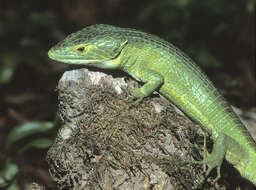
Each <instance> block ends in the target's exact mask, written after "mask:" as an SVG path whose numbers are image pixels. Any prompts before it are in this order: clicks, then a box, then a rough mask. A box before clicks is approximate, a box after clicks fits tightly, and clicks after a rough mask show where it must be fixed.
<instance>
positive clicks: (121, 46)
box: [120, 40, 128, 49]
mask: <svg viewBox="0 0 256 190" xmlns="http://www.w3.org/2000/svg"><path fill="white" fill-rule="evenodd" d="M126 44H128V40H125V41H124V42H122V43H121V45H120V48H121V49H123V48H124V47H125V46H126Z"/></svg>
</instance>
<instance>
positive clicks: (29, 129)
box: [6, 122, 54, 149]
mask: <svg viewBox="0 0 256 190" xmlns="http://www.w3.org/2000/svg"><path fill="white" fill-rule="evenodd" d="M52 129H54V123H53V122H27V123H24V124H22V125H20V126H17V127H15V128H14V129H13V130H12V131H11V132H10V133H9V134H8V136H7V138H6V149H9V148H10V147H11V146H12V145H13V144H14V143H17V142H18V141H20V140H23V139H25V138H27V137H30V136H32V135H36V134H43V133H45V132H48V131H51V130H52ZM43 141H44V144H45V139H44V140H43ZM49 141H50V139H49ZM49 141H48V143H49ZM38 142H40V140H39V141H38V139H37V141H36V142H35V141H32V142H30V144H28V145H26V146H25V147H26V148H25V147H23V148H25V149H27V148H28V147H34V146H36V145H37V146H38V147H40V146H39V145H38ZM35 143H36V144H35ZM42 147H44V146H42Z"/></svg>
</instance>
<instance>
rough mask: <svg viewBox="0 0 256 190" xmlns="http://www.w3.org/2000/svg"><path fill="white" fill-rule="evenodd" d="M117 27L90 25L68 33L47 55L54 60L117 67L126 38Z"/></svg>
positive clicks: (100, 66) (101, 66)
mask: <svg viewBox="0 0 256 190" xmlns="http://www.w3.org/2000/svg"><path fill="white" fill-rule="evenodd" d="M118 29H120V28H118V27H114V26H110V25H103V24H98V25H92V26H89V27H86V28H84V29H82V30H80V31H77V32H75V33H72V34H70V35H69V36H67V37H66V38H65V39H64V40H63V41H61V42H59V43H58V44H56V45H55V46H54V47H52V48H51V49H50V50H49V52H48V55H49V57H50V58H51V59H53V60H55V61H60V62H63V63H70V64H83V65H89V66H94V67H99V68H117V67H118V66H119V62H118V61H111V60H115V59H117V58H118V56H119V55H120V53H121V51H122V49H123V48H124V47H125V46H126V44H127V40H126V39H124V38H122V35H121V34H120V32H119V31H118Z"/></svg>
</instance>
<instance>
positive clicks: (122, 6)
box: [0, 0, 256, 186]
mask: <svg viewBox="0 0 256 190" xmlns="http://www.w3.org/2000/svg"><path fill="white" fill-rule="evenodd" d="M254 13H255V1H254V0H236V1H234V0H219V1H216V0H207V1H201V0H193V1H192V0H158V1H154V0H84V1H82V0H80V1H79V0H72V1H53V0H44V1H40V0H38V1H35V0H27V1H22V0H15V1H5V0H4V1H3V0H1V1H0V161H2V162H3V160H5V159H6V157H7V155H8V156H10V157H12V156H15V149H14V150H12V151H11V153H8V154H6V153H2V152H1V150H3V148H2V147H3V146H4V143H5V136H6V135H7V134H8V133H9V131H10V130H11V129H13V128H15V127H16V126H18V125H19V124H21V123H24V122H27V121H52V120H54V118H55V116H56V112H57V93H56V92H55V87H56V85H57V83H58V80H59V78H60V77H61V75H62V73H63V72H64V71H65V70H66V69H67V65H64V64H60V63H56V62H53V61H51V60H50V59H48V57H47V51H48V50H49V48H50V47H51V46H53V45H54V44H55V43H56V42H58V41H60V40H62V39H63V38H64V37H65V36H66V35H67V34H69V33H71V32H74V31H76V30H79V29H81V28H82V27H85V26H88V25H91V24H96V23H105V24H112V25H117V26H122V27H129V28H136V29H139V30H143V31H146V32H149V33H153V34H155V35H158V36H160V37H162V38H164V39H166V40H167V41H169V42H171V43H173V44H174V45H176V46H178V47H179V48H180V49H182V50H183V51H184V52H186V53H187V54H188V55H189V56H190V57H191V58H192V59H194V60H195V61H196V63H198V64H199V65H200V66H201V67H202V69H203V70H204V71H205V72H206V73H207V74H208V76H209V77H210V78H211V79H212V80H213V82H214V83H215V84H216V86H217V87H218V88H219V89H220V90H221V92H222V93H223V94H224V96H225V97H226V98H227V100H228V101H229V102H230V103H231V104H232V105H234V106H236V107H239V108H241V109H243V110H251V111H255V110H256V102H255V96H256V90H255V28H254V22H255V15H254ZM45 152H46V151H45V150H44V151H42V150H40V151H33V152H29V153H30V154H27V155H26V156H24V157H20V158H17V157H16V158H13V159H15V160H16V162H17V163H19V165H20V167H21V171H22V173H21V176H23V177H22V178H21V179H20V182H19V183H20V184H25V183H27V182H30V181H38V182H41V183H44V184H47V183H48V185H50V186H51V183H50V182H49V178H48V174H47V171H46V170H45V169H44V168H45V167H46V166H45V163H42V162H43V157H44V155H45ZM36 159H40V161H38V160H36ZM0 167H1V163H0ZM40 167H41V168H43V169H38V168H40ZM35 168H37V170H38V172H37V173H35V172H34V170H35Z"/></svg>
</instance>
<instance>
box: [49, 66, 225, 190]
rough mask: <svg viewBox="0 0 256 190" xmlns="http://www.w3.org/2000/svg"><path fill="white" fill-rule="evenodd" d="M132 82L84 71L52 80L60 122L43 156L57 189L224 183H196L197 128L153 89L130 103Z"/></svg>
mask: <svg viewBox="0 0 256 190" xmlns="http://www.w3.org/2000/svg"><path fill="white" fill-rule="evenodd" d="M135 86H137V83H136V82H134V81H132V80H129V81H128V82H126V81H125V80H124V78H113V77H112V76H111V75H106V74H103V73H100V72H91V71H88V70H87V69H79V70H72V71H67V72H65V73H64V75H63V76H62V78H61V79H60V81H59V84H58V93H59V109H60V115H61V118H62V120H63V123H64V124H63V126H62V127H61V128H60V129H59V132H58V135H57V137H56V139H55V143H54V145H53V146H52V147H51V148H50V150H49V151H48V154H47V161H48V163H49V165H50V173H51V175H52V178H53V180H54V181H55V182H56V184H57V187H58V189H79V190H80V189H104V190H107V189H108V190H110V189H115V190H119V189H120V190H130V189H131V190H132V189H133V190H134V189H135V190H156V189H158V190H160V189H161V190H171V189H197V188H203V189H226V188H225V187H224V186H223V185H222V186H218V185H217V186H216V185H211V183H208V182H206V183H204V185H203V187H202V185H200V184H199V181H200V179H201V177H202V176H203V171H202V165H201V164H194V163H191V161H195V160H202V156H201V154H202V153H201V151H202V144H203V132H202V131H201V129H200V128H199V127H198V126H197V125H195V124H194V123H193V122H191V121H190V120H189V119H188V118H187V117H185V116H184V115H182V114H180V113H177V111H175V110H176V109H175V108H173V106H172V105H171V104H170V103H169V102H168V101H167V100H165V99H164V98H162V97H160V96H159V95H158V94H154V95H152V96H151V97H148V98H145V99H143V100H142V101H141V102H136V101H135V100H134V99H133V97H132V96H131V95H130V94H129V92H128V90H126V89H129V88H133V87H135Z"/></svg>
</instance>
